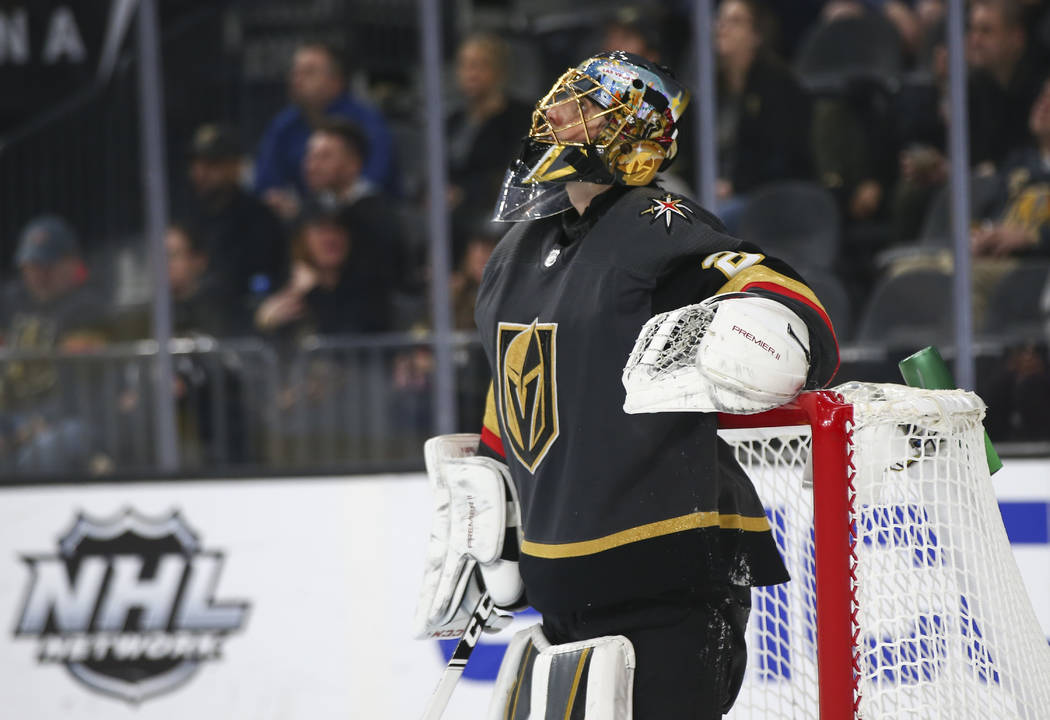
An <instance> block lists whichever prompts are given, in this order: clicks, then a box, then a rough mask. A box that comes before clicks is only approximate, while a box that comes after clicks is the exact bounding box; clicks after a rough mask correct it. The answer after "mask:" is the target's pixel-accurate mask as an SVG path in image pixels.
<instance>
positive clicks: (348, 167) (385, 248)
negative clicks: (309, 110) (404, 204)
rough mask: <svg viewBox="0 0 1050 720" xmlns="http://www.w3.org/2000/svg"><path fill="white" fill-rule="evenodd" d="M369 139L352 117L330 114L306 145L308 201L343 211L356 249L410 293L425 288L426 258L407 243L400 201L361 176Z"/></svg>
mask: <svg viewBox="0 0 1050 720" xmlns="http://www.w3.org/2000/svg"><path fill="white" fill-rule="evenodd" d="M367 142H368V141H367V139H366V138H365V136H364V134H363V133H362V132H361V131H360V130H359V129H358V128H357V127H356V126H355V125H353V124H351V123H350V122H348V121H346V120H343V119H342V118H328V119H326V120H325V121H323V122H322V123H320V124H319V125H318V126H317V129H315V130H314V132H313V133H312V134H311V135H310V141H309V143H308V144H307V151H306V160H305V164H304V168H303V171H304V175H305V177H306V185H307V188H308V190H309V192H310V196H309V198H308V204H309V205H310V206H311V207H313V208H315V209H322V210H327V211H332V212H336V213H338V214H339V215H340V216H341V217H342V218H343V222H345V223H346V225H347V227H348V228H349V229H350V234H351V235H352V236H353V238H354V253H355V256H356V258H357V260H358V261H359V262H360V263H361V265H362V266H364V267H369V268H371V272H372V273H374V274H375V275H376V276H377V277H380V278H382V279H381V282H383V283H385V284H386V285H389V286H390V287H392V288H396V289H397V290H398V291H399V292H401V293H404V294H406V295H414V294H418V293H420V292H421V288H422V286H423V269H422V265H423V262H422V259H421V258H418V257H415V255H417V254H419V253H416V252H415V249H414V248H410V247H409V244H408V240H407V237H408V229H407V228H406V227H404V223H405V220H404V217H403V215H402V213H401V212H399V210H400V205H399V201H398V200H396V199H393V198H390V197H389V196H387V194H386V193H384V192H383V190H382V189H381V188H379V187H377V186H376V185H374V184H373V183H372V182H370V181H369V180H367V179H365V178H364V177H362V175H361V171H362V168H363V167H364V163H365V160H366V158H367V157H368V145H367Z"/></svg>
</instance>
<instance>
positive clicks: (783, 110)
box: [715, 0, 812, 230]
mask: <svg viewBox="0 0 1050 720" xmlns="http://www.w3.org/2000/svg"><path fill="white" fill-rule="evenodd" d="M774 33H775V30H774V19H773V16H772V14H771V13H770V12H769V10H768V8H767V7H766V6H765V4H764V3H763V2H762V0H726V1H725V2H723V3H722V4H721V5H720V6H719V8H718V20H717V24H716V36H715V47H716V49H717V55H718V174H719V177H718V184H717V199H718V202H719V206H718V214H719V216H720V217H721V218H722V221H723V222H724V223H726V226H727V227H729V228H730V230H732V229H733V227H735V224H736V219H737V218H738V217H739V214H740V212H741V210H742V209H743V206H744V204H745V203H746V201H747V195H748V193H750V192H751V191H753V190H755V189H756V188H757V187H759V186H761V185H763V184H765V183H769V182H774V181H776V180H786V179H791V178H803V179H808V178H810V177H811V174H812V168H811V152H810V146H809V124H810V112H809V99H808V97H807V96H806V94H805V92H804V91H803V90H802V88H801V87H800V86H799V84H798V81H797V80H796V78H795V76H794V74H793V73H792V71H791V70H790V69H789V68H788V67H787V65H785V64H784V63H783V62H782V61H781V60H780V58H778V57H777V56H776V54H775V53H774V52H773V50H772V46H771V45H770V42H769V40H770V38H771V37H772V36H773V35H774Z"/></svg>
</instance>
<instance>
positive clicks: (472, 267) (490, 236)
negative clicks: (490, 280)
mask: <svg viewBox="0 0 1050 720" xmlns="http://www.w3.org/2000/svg"><path fill="white" fill-rule="evenodd" d="M499 237H500V235H499V233H498V232H493V231H491V230H488V229H486V230H481V231H477V232H475V233H473V234H472V235H471V238H470V240H469V241H468V242H467V249H466V252H464V253H463V259H462V260H461V261H460V263H459V267H457V268H456V270H455V272H453V274H452V280H451V282H450V283H449V286H450V290H451V295H452V322H453V326H454V327H455V328H456V329H457V330H475V329H476V327H477V326H476V325H475V324H474V302H475V300H476V299H477V296H478V288H480V287H481V275H482V273H483V272H484V270H485V263H487V262H488V260H489V256H490V255H491V254H492V251H493V249H495V247H496V243H497V242H498V240H499Z"/></svg>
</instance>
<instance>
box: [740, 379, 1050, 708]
mask: <svg viewBox="0 0 1050 720" xmlns="http://www.w3.org/2000/svg"><path fill="white" fill-rule="evenodd" d="M983 416H984V405H983V403H982V402H981V400H980V399H979V398H977V397H976V396H975V395H973V394H972V393H967V392H964V391H954V390H953V391H927V390H919V389H915V388H908V387H904V386H900V385H872V384H863V383H850V384H848V385H843V386H840V387H839V388H836V390H835V391H834V392H818V393H805V394H803V395H802V396H801V397H800V398H799V402H798V403H796V404H795V405H793V406H791V407H786V408H783V409H778V410H776V411H773V412H772V413H764V414H762V415H758V416H723V418H722V425H723V427H724V428H726V429H723V430H720V435H721V436H722V437H723V439H725V440H726V441H727V442H729V443H730V444H731V445H732V446H733V448H734V450H735V453H736V456H737V459H738V460H739V462H740V463H741V465H743V467H744V468H745V469H746V470H747V472H748V474H749V475H750V476H751V478H752V479H753V481H754V483H755V486H756V488H757V489H758V492H759V495H760V496H761V497H762V498H763V501H764V503H765V504H766V508H767V514H768V515H769V518H770V522H771V525H772V527H773V531H774V535H775V537H776V541H777V544H778V545H779V547H780V551H781V554H782V556H783V557H784V559H785V562H786V564H787V565H788V569H789V571H790V573H791V577H792V581H791V582H789V583H787V584H785V585H780V586H775V587H769V588H758V589H756V590H755V592H754V593H753V609H752V615H751V621H750V623H749V627H748V646H749V660H748V671H747V675H746V677H745V681H744V687H743V689H742V690H741V693H740V696H739V698H738V701H737V704H736V706H735V707H734V708H733V711H732V712H731V713H730V715H729V717H730V718H733V719H734V720H745V719H747V718H799V719H802V718H805V719H810V718H818V717H819V718H821V719H822V720H842V719H843V718H854V717H856V718H865V719H866V720H875V719H877V718H894V719H897V718H922V719H923V720H926V719H933V718H951V719H952V720H963V719H965V718H996V719H1006V718H1024V719H1026V720H1027V719H1034V718H1048V717H1050V648H1048V646H1047V638H1046V637H1044V635H1043V632H1042V630H1041V628H1040V627H1039V623H1038V620H1037V619H1036V616H1035V612H1034V610H1033V608H1032V606H1031V603H1030V602H1029V599H1028V596H1027V594H1026V591H1025V588H1024V585H1023V581H1022V579H1021V576H1020V572H1019V570H1018V568H1017V565H1016V563H1015V561H1014V559H1013V555H1012V554H1011V550H1010V545H1009V541H1008V539H1007V536H1006V531H1005V529H1004V527H1003V523H1002V518H1001V516H1000V514H999V509H998V504H997V502H996V498H995V494H994V492H993V489H992V484H991V479H990V477H989V475H988V468H987V464H986V459H985V451H984V435H983V429H982V419H983ZM814 501H816V502H814Z"/></svg>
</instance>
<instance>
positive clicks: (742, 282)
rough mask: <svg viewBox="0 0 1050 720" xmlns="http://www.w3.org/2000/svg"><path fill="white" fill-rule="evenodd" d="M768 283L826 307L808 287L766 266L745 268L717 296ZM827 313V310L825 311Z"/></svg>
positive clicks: (719, 289)
mask: <svg viewBox="0 0 1050 720" xmlns="http://www.w3.org/2000/svg"><path fill="white" fill-rule="evenodd" d="M758 282H768V283H773V284H774V285H780V286H782V287H784V288H786V289H788V290H790V291H792V292H794V293H797V294H799V295H801V296H802V297H804V298H805V299H806V300H809V301H810V302H811V303H813V304H814V305H816V306H817V307H819V308H820V309H821V310H824V306H823V305H821V304H820V300H818V299H817V296H816V295H814V294H813V291H812V290H810V289H809V287H808V286H807V285H804V284H803V283H800V282H799V281H798V280H793V279H791V278H789V277H788V276H787V275H781V274H780V273H778V272H777V271H776V270H772V269H770V268H768V267H766V266H765V265H752V266H751V267H748V268H744V269H743V270H741V271H740V272H738V273H737V274H736V275H734V276H733V277H732V278H730V280H729V282H727V283H726V284H725V285H723V286H722V287H720V288H718V292H716V293H715V294H716V295H721V294H723V293H732V292H740V291H741V290H742V289H744V288H745V287H747V286H748V285H750V284H751V283H758ZM824 312H825V313H826V312H827V311H826V310H825V311H824Z"/></svg>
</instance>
